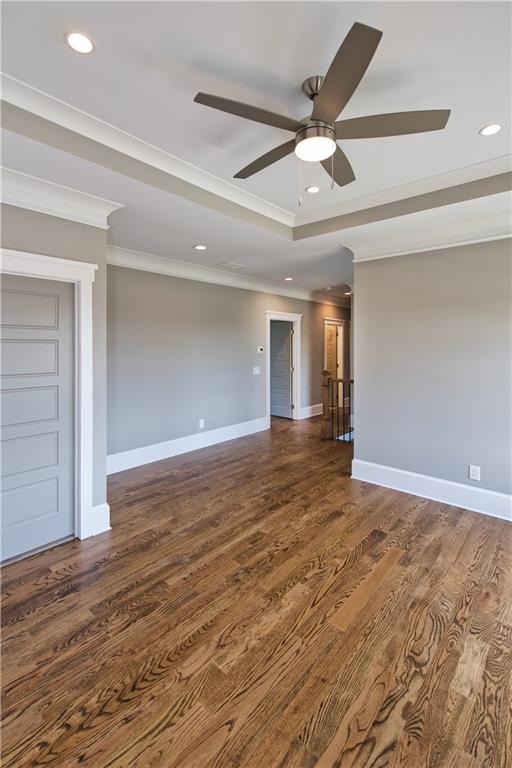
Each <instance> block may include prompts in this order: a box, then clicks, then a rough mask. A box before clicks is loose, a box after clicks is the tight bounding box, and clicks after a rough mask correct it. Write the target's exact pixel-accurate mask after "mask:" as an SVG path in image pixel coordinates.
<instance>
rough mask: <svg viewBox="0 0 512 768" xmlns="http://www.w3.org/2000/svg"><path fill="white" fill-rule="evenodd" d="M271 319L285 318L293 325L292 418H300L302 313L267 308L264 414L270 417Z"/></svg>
mask: <svg viewBox="0 0 512 768" xmlns="http://www.w3.org/2000/svg"><path fill="white" fill-rule="evenodd" d="M271 320H286V321H288V322H290V323H292V325H293V337H292V365H293V372H292V402H293V406H294V407H293V408H292V419H295V420H298V419H300V418H301V394H300V381H301V371H302V352H301V332H302V315H296V314H294V313H293V312H274V311H272V310H268V311H267V312H265V323H266V345H267V346H266V349H267V354H266V369H267V370H266V388H267V392H266V395H267V397H266V411H265V413H266V416H267V418H269V419H270V321H271Z"/></svg>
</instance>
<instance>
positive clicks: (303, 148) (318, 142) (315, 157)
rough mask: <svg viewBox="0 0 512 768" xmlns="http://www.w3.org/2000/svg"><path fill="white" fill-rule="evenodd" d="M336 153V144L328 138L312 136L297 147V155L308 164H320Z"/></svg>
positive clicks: (300, 142)
mask: <svg viewBox="0 0 512 768" xmlns="http://www.w3.org/2000/svg"><path fill="white" fill-rule="evenodd" d="M335 152H336V142H335V141H334V140H333V139H331V138H329V137H328V136H310V137H309V138H305V139H302V140H301V141H299V143H298V144H297V145H296V146H295V154H296V155H297V157H298V158H299V159H300V160H304V161H305V162H306V163H319V162H320V161H321V160H327V158H328V157H331V155H334V153H335Z"/></svg>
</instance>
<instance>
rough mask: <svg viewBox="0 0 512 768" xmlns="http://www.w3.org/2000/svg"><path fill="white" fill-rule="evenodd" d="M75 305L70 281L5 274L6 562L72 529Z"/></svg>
mask: <svg viewBox="0 0 512 768" xmlns="http://www.w3.org/2000/svg"><path fill="white" fill-rule="evenodd" d="M73 310H74V296H73V285H72V284H70V283H64V282H62V283H61V282H57V281H55V282H54V281H50V280H40V279H37V278H28V277H16V276H13V275H4V276H3V278H2V309H1V317H0V319H1V331H0V345H1V360H2V393H1V394H2V407H1V421H0V431H1V454H2V517H1V537H2V544H1V557H2V560H5V559H7V558H11V557H15V556H17V555H20V554H23V553H25V552H29V551H31V550H33V549H36V548H39V547H42V546H44V545H46V544H50V543H53V542H55V541H58V540H59V539H63V538H67V537H69V536H71V535H73V533H74V525H75V521H74V496H75V494H74V352H73V338H74V312H73Z"/></svg>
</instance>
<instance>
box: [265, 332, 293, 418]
mask: <svg viewBox="0 0 512 768" xmlns="http://www.w3.org/2000/svg"><path fill="white" fill-rule="evenodd" d="M293 406H294V403H293V323H291V322H290V321H289V320H271V321H270V415H271V416H279V417H281V418H284V419H291V418H293V409H294V408H293Z"/></svg>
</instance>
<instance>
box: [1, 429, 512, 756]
mask: <svg viewBox="0 0 512 768" xmlns="http://www.w3.org/2000/svg"><path fill="white" fill-rule="evenodd" d="M351 459H352V454H351V446H350V445H343V444H337V443H335V442H331V441H322V440H320V438H319V420H318V419H309V420H306V421H302V422H289V421H286V420H283V419H274V420H273V426H272V429H271V430H270V431H269V432H264V433H259V434H257V435H253V436H250V437H247V438H241V439H239V440H235V441H230V442H228V443H224V444H221V445H218V446H213V447H211V448H206V449H202V450H200V451H197V452H194V453H191V454H185V455H183V456H177V457H175V458H173V459H168V460H163V461H160V462H156V463H155V464H153V465H146V466H143V467H138V468H135V469H133V470H129V471H126V472H122V473H119V474H118V475H114V476H112V477H111V478H110V480H109V502H110V505H111V510H112V525H113V528H112V530H111V531H109V532H108V533H106V534H102V535H100V536H97V537H94V538H92V539H88V540H85V541H83V542H80V541H72V542H68V543H67V544H63V545H61V546H59V547H54V548H51V549H49V550H47V551H45V552H41V553H38V554H37V555H34V556H32V557H30V558H28V559H26V560H22V561H19V562H17V563H13V564H11V565H8V566H5V567H4V568H3V569H2V585H1V588H2V598H3V611H2V626H3V633H2V645H3V653H2V705H3V706H2V765H3V766H5V768H29V766H31V767H33V766H41V765H51V766H55V768H72V766H77V767H78V766H82V768H83V767H84V766H85V768H127V767H128V766H130V768H384V766H385V768H511V766H512V628H511V627H512V526H511V525H510V524H507V523H506V522H504V521H500V520H496V519H493V518H488V517H485V516H482V515H478V514H476V513H472V512H468V511H465V510H461V509H456V508H453V507H449V506H447V505H445V504H440V503H437V502H433V501H428V500H426V499H420V498H418V497H414V496H409V495H407V494H400V493H397V492H395V491H392V490H389V489H384V488H379V487H378V486H375V485H371V484H369V483H362V482H358V481H354V480H351V478H350V465H351Z"/></svg>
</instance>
